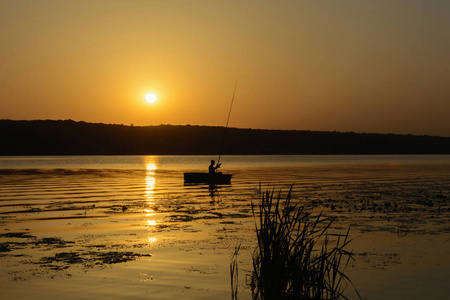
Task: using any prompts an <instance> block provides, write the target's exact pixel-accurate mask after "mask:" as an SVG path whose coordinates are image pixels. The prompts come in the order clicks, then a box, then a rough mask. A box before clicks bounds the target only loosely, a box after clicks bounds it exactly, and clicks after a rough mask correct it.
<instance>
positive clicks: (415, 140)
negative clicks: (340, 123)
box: [0, 120, 450, 155]
mask: <svg viewBox="0 0 450 300" xmlns="http://www.w3.org/2000/svg"><path fill="white" fill-rule="evenodd" d="M0 135H1V141H2V146H1V147H0V155H133V154H135V155H208V154H218V153H219V152H220V150H221V145H222V141H224V144H223V149H222V154H228V155H239V154H241V155H244V154H245V155H257V154H263V155H272V154H450V137H436V136H418V135H398V134H376V133H354V132H326V131H301V130H261V129H240V128H227V129H226V128H224V127H212V126H193V125H192V126H191V125H158V126H132V125H122V124H102V123H88V122H83V121H80V122H76V121H73V120H33V121H15V120H0ZM224 136H225V139H224Z"/></svg>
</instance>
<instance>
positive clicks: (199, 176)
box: [184, 172, 232, 184]
mask: <svg viewBox="0 0 450 300" xmlns="http://www.w3.org/2000/svg"><path fill="white" fill-rule="evenodd" d="M231 176H232V175H231V174H223V173H216V174H209V173H200V172H191V173H184V183H207V184H231Z"/></svg>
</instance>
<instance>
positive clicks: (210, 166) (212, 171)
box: [209, 159, 222, 174]
mask: <svg viewBox="0 0 450 300" xmlns="http://www.w3.org/2000/svg"><path fill="white" fill-rule="evenodd" d="M215 164H216V162H215V161H214V159H212V160H211V164H210V165H209V174H215V173H216V170H217V169H218V168H220V165H222V164H221V163H219V164H217V165H216V166H214V165H215Z"/></svg>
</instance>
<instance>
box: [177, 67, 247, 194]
mask: <svg viewBox="0 0 450 300" xmlns="http://www.w3.org/2000/svg"><path fill="white" fill-rule="evenodd" d="M238 75H239V74H238ZM238 77H239V76H238ZM237 83H238V78H236V83H235V84H234V91H233V97H232V98H231V105H230V110H229V112H228V119H227V124H226V125H225V132H224V134H223V139H222V145H221V146H220V151H219V160H218V161H217V165H216V167H214V168H213V171H215V170H216V169H217V168H219V167H220V165H221V163H220V157H221V156H222V150H223V144H224V142H225V136H226V133H227V129H228V122H229V121H230V115H231V108H232V107H233V102H234V95H235V94H236V87H237ZM211 163H212V165H211V166H214V161H213V160H212V161H211ZM210 172H211V169H210ZM210 172H209V173H203V172H191V173H184V184H198V183H200V184H201V183H207V184H209V185H210V186H211V185H216V184H231V176H232V175H231V174H223V173H221V172H214V173H210Z"/></svg>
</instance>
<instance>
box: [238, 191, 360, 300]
mask: <svg viewBox="0 0 450 300" xmlns="http://www.w3.org/2000/svg"><path fill="white" fill-rule="evenodd" d="M291 192H292V187H291V189H290V190H289V192H288V194H287V196H286V199H285V200H284V201H282V200H281V195H280V194H281V193H280V194H279V195H278V197H277V198H276V199H275V198H274V192H273V191H272V192H269V191H267V192H266V193H265V194H263V195H262V199H261V204H260V205H257V206H255V205H253V204H252V211H253V215H254V217H255V219H256V234H257V240H258V245H257V247H256V249H255V251H254V253H253V274H252V281H251V290H252V296H253V299H262V300H267V299H347V298H346V297H345V296H344V295H343V292H344V290H345V288H346V286H348V284H351V281H350V279H349V278H348V277H347V276H346V275H345V274H344V273H343V271H342V269H343V268H345V267H346V266H347V264H348V262H349V260H350V259H352V253H351V252H348V251H346V250H345V249H344V248H345V247H346V246H347V245H348V244H349V243H350V240H349V239H348V236H349V231H347V232H346V234H330V233H328V230H329V229H330V226H331V225H332V223H333V219H331V218H327V217H323V216H322V214H319V215H318V216H317V217H315V218H311V217H310V215H309V214H308V213H307V212H305V211H304V210H303V208H302V207H300V206H298V204H295V205H292V203H291ZM258 224H259V225H258ZM237 251H238V250H237ZM235 255H236V251H235ZM233 271H234V272H237V270H236V267H235V269H232V279H233V276H237V275H233ZM234 279H237V278H236V277H234ZM232 285H233V281H232ZM235 290H236V289H235ZM355 290H356V289H355ZM356 293H357V294H358V296H359V293H358V292H357V291H356ZM234 297H235V298H233V299H236V298H237V295H236V294H235V295H234Z"/></svg>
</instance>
